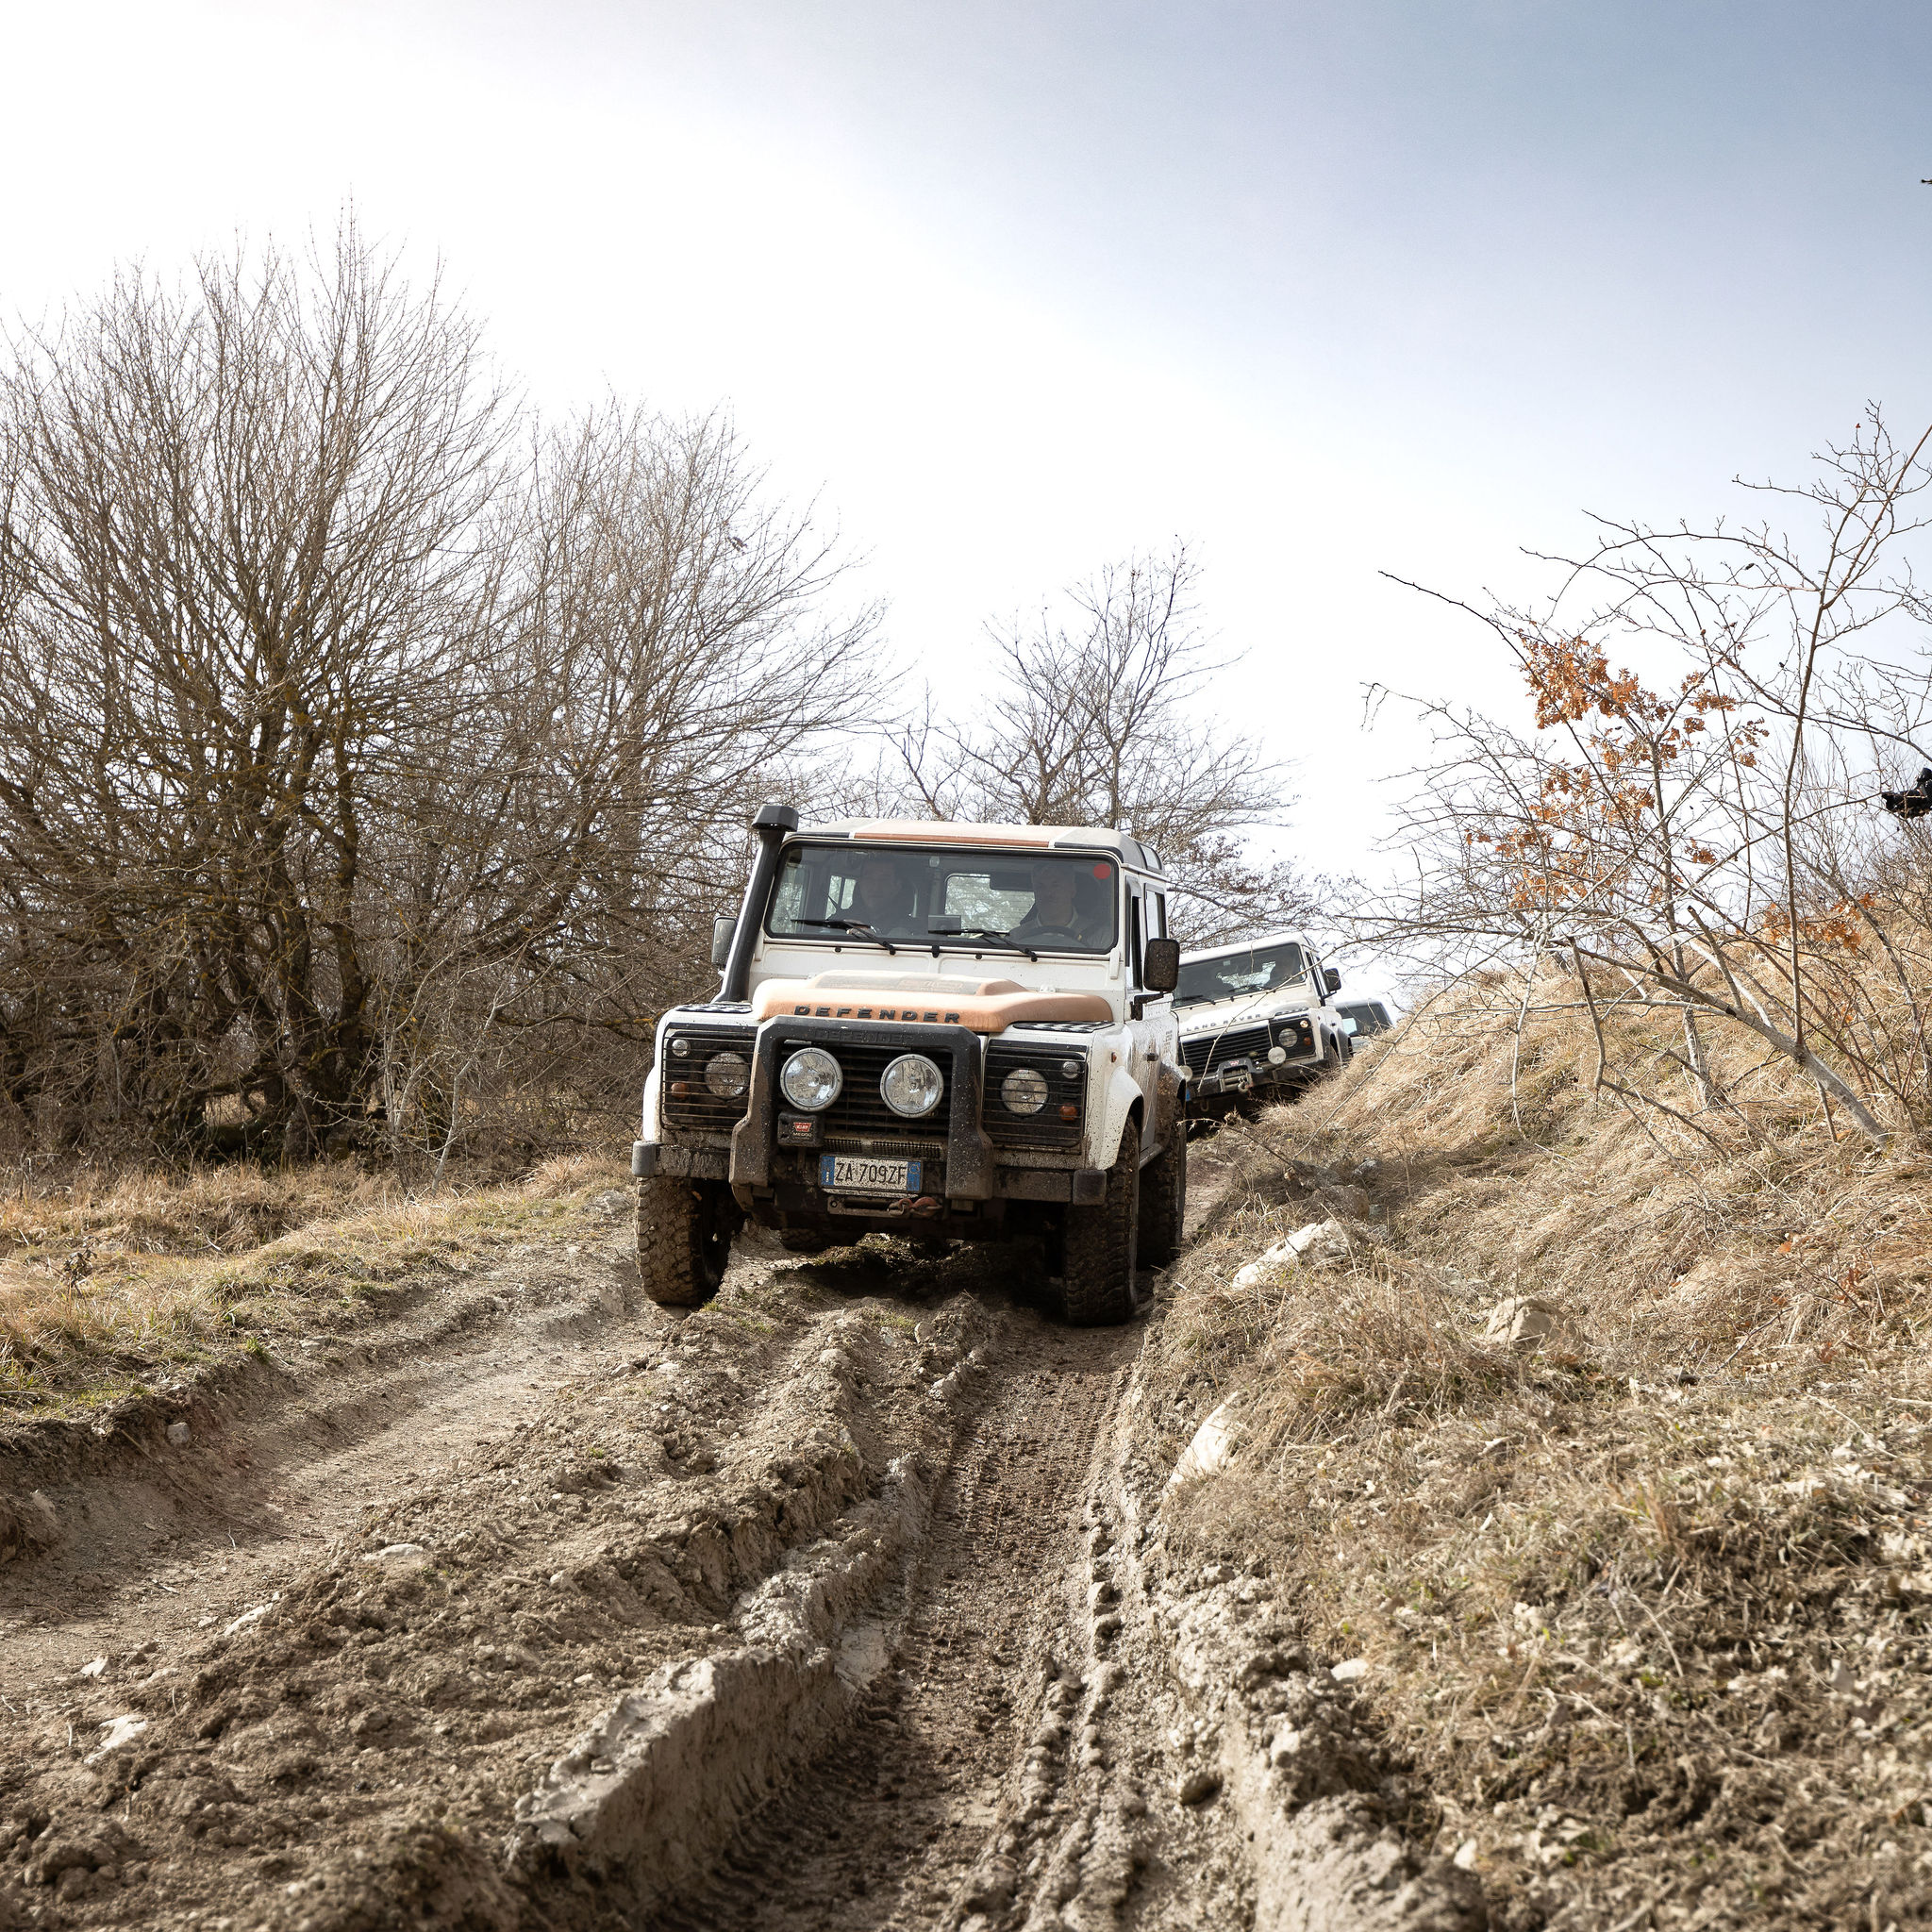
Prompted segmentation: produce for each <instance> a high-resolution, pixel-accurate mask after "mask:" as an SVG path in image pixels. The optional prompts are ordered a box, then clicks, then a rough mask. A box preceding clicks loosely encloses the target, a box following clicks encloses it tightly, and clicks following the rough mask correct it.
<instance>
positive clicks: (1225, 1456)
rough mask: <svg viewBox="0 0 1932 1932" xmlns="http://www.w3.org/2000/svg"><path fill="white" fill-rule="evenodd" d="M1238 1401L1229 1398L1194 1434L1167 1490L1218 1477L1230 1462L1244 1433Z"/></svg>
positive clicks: (1176, 1466) (1182, 1454) (1184, 1450)
mask: <svg viewBox="0 0 1932 1932" xmlns="http://www.w3.org/2000/svg"><path fill="white" fill-rule="evenodd" d="M1240 1401H1241V1398H1240V1397H1239V1396H1236V1395H1230V1396H1229V1397H1228V1398H1227V1400H1226V1401H1225V1402H1224V1403H1223V1404H1222V1405H1221V1406H1220V1407H1218V1408H1217V1409H1215V1411H1214V1412H1213V1414H1212V1415H1210V1416H1209V1417H1208V1420H1207V1421H1206V1422H1204V1423H1203V1424H1201V1426H1200V1427H1199V1428H1198V1429H1196V1430H1195V1431H1194V1439H1193V1441H1191V1442H1190V1443H1189V1444H1188V1446H1187V1447H1186V1448H1185V1449H1183V1450H1182V1451H1181V1455H1180V1460H1179V1461H1178V1462H1176V1463H1175V1464H1174V1474H1172V1475H1171V1476H1169V1477H1168V1479H1167V1486H1168V1488H1169V1489H1174V1488H1175V1487H1176V1486H1177V1485H1178V1484H1181V1483H1185V1482H1191V1481H1197V1480H1199V1479H1200V1478H1202V1477H1204V1476H1210V1475H1217V1474H1220V1472H1221V1471H1222V1470H1224V1469H1225V1468H1226V1467H1227V1465H1228V1463H1229V1462H1230V1461H1232V1460H1233V1458H1234V1453H1235V1451H1236V1450H1237V1449H1238V1448H1239V1447H1240V1446H1241V1436H1242V1434H1243V1433H1244V1431H1243V1430H1242V1428H1241V1422H1240V1419H1239V1417H1238V1416H1237V1414H1236V1410H1237V1408H1238V1407H1239V1405H1240Z"/></svg>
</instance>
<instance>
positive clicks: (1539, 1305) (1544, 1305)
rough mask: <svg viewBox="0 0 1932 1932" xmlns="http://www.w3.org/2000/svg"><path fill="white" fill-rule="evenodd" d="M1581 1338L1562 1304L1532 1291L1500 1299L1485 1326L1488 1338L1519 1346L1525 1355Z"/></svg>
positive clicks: (1517, 1347) (1487, 1339)
mask: <svg viewBox="0 0 1932 1932" xmlns="http://www.w3.org/2000/svg"><path fill="white" fill-rule="evenodd" d="M1580 1339H1581V1338H1580V1337H1579V1336H1578V1335H1577V1333H1576V1330H1575V1327H1574V1324H1572V1323H1571V1321H1570V1320H1569V1318H1568V1317H1567V1316H1566V1315H1565V1314H1564V1313H1563V1311H1562V1310H1561V1309H1560V1308H1559V1307H1557V1306H1556V1305H1555V1304H1554V1303H1553V1302H1546V1301H1543V1300H1541V1298H1540V1297H1539V1296H1536V1295H1533V1294H1519V1295H1511V1296H1509V1297H1508V1298H1507V1300H1504V1301H1500V1302H1498V1303H1497V1304H1496V1305H1495V1306H1494V1307H1492V1308H1491V1310H1490V1314H1489V1321H1488V1323H1487V1324H1486V1325H1485V1327H1484V1329H1483V1340H1484V1341H1488V1342H1492V1343H1494V1344H1496V1345H1497V1346H1500V1347H1507V1348H1513V1349H1517V1350H1520V1351H1521V1352H1522V1353H1523V1354H1524V1355H1529V1354H1533V1353H1534V1352H1535V1351H1536V1350H1538V1349H1540V1348H1548V1347H1550V1346H1552V1345H1553V1344H1555V1343H1557V1342H1558V1341H1578V1340H1580Z"/></svg>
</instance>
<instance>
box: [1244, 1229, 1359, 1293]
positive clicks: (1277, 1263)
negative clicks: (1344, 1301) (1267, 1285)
mask: <svg viewBox="0 0 1932 1932" xmlns="http://www.w3.org/2000/svg"><path fill="white" fill-rule="evenodd" d="M1347 1259H1348V1235H1347V1233H1346V1231H1345V1230H1344V1229H1343V1227H1342V1225H1341V1223H1340V1222H1339V1221H1311V1222H1309V1223H1308V1224H1307V1226H1306V1227H1298V1228H1296V1229H1295V1231H1294V1232H1293V1233H1292V1234H1291V1235H1289V1236H1288V1237H1287V1238H1286V1239H1285V1240H1283V1241H1276V1242H1275V1243H1274V1246H1273V1247H1272V1248H1264V1249H1263V1250H1262V1251H1261V1253H1260V1254H1258V1255H1257V1256H1256V1257H1255V1258H1254V1259H1253V1260H1252V1261H1250V1262H1249V1263H1248V1265H1247V1266H1246V1267H1245V1268H1242V1269H1241V1270H1239V1271H1238V1272H1237V1274H1235V1277H1234V1285H1235V1286H1236V1287H1237V1288H1253V1287H1254V1286H1255V1285H1256V1284H1257V1282H1259V1281H1260V1280H1262V1279H1263V1277H1264V1276H1266V1275H1268V1274H1272V1273H1273V1272H1274V1270H1275V1269H1277V1268H1285V1267H1287V1265H1288V1264H1289V1263H1290V1262H1291V1261H1299V1262H1301V1263H1302V1264H1303V1265H1304V1266H1305V1267H1309V1268H1318V1267H1324V1266H1327V1265H1330V1264H1332V1263H1334V1262H1337V1261H1345V1260H1347Z"/></svg>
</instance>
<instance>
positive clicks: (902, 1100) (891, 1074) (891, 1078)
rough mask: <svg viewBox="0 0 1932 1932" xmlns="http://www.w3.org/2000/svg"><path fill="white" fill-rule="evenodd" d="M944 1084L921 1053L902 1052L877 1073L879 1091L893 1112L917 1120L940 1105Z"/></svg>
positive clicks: (938, 1072)
mask: <svg viewBox="0 0 1932 1932" xmlns="http://www.w3.org/2000/svg"><path fill="white" fill-rule="evenodd" d="M945 1090H946V1083H945V1082H944V1081H943V1080H942V1079H941V1077H940V1070H939V1069H938V1068H937V1067H936V1066H934V1065H933V1063H932V1062H931V1061H930V1060H929V1059H927V1058H926V1057H925V1056H924V1054H923V1053H902V1054H901V1055H900V1056H899V1058H897V1059H895V1060H894V1061H893V1062H892V1064H891V1066H889V1067H888V1068H887V1069H886V1071H885V1072H884V1073H883V1074H880V1075H879V1094H880V1097H881V1098H882V1099H883V1100H884V1101H885V1103H886V1105H887V1106H888V1107H890V1108H891V1109H892V1111H893V1112H894V1113H896V1114H903V1115H904V1116H905V1117H906V1118H907V1119H908V1120H917V1119H918V1118H919V1117H920V1115H921V1114H927V1113H930V1112H931V1111H932V1110H933V1108H936V1107H937V1106H938V1105H939V1104H940V1095H941V1093H943V1092H944V1091H945Z"/></svg>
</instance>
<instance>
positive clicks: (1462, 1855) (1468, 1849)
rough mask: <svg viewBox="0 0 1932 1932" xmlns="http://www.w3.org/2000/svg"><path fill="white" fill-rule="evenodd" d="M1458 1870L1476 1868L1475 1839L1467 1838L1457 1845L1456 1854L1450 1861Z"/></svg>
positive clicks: (1471, 1870)
mask: <svg viewBox="0 0 1932 1932" xmlns="http://www.w3.org/2000/svg"><path fill="white" fill-rule="evenodd" d="M1449 1862H1450V1863H1451V1864H1452V1865H1454V1866H1455V1867H1456V1869H1457V1871H1458V1872H1474V1870H1475V1840H1474V1839H1473V1838H1466V1839H1464V1840H1462V1842H1461V1843H1460V1844H1459V1845H1457V1847H1456V1856H1455V1857H1453V1858H1452V1859H1451V1860H1450V1861H1449Z"/></svg>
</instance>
